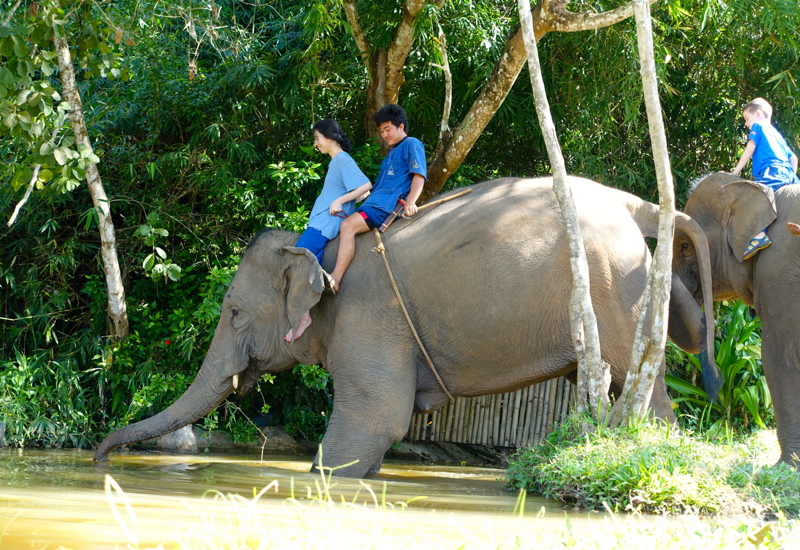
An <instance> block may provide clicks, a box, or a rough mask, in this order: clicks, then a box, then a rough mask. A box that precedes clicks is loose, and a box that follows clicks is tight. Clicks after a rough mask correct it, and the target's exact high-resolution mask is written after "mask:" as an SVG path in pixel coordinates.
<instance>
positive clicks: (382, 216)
mask: <svg viewBox="0 0 800 550" xmlns="http://www.w3.org/2000/svg"><path fill="white" fill-rule="evenodd" d="M356 213H358V214H360V215H361V217H362V218H364V221H365V222H366V224H367V227H369V228H370V229H375V228H376V227H380V226H381V225H383V222H384V221H386V218H387V217H388V216H389V212H384V211H383V210H380V209H378V208H374V207H372V206H359V207H358V208H356Z"/></svg>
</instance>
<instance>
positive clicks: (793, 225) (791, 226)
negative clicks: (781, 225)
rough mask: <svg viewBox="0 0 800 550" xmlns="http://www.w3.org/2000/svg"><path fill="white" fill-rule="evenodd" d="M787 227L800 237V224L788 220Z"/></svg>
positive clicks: (790, 231)
mask: <svg viewBox="0 0 800 550" xmlns="http://www.w3.org/2000/svg"><path fill="white" fill-rule="evenodd" d="M786 227H787V228H788V229H789V233H791V234H792V235H794V236H795V237H800V225H797V224H796V223H792V222H788V223H787V224H786Z"/></svg>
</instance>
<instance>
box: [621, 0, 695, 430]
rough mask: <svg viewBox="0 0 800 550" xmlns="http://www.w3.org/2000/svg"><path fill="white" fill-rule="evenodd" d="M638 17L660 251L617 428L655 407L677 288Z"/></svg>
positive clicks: (660, 145)
mask: <svg viewBox="0 0 800 550" xmlns="http://www.w3.org/2000/svg"><path fill="white" fill-rule="evenodd" d="M634 11H635V14H636V35H637V39H638V43H639V62H640V64H641V73H642V87H643V89H644V99H645V104H646V106H647V120H648V123H649V126H650V138H651V141H652V143H653V159H654V161H655V167H656V178H657V180H658V195H659V215H658V246H657V247H656V252H655V259H654V262H653V265H652V267H651V268H650V274H649V276H648V283H647V287H648V290H649V292H646V293H645V294H646V295H645V300H644V305H643V307H642V312H641V316H640V318H639V326H642V325H643V324H644V316H645V315H646V314H647V305H648V302H649V301H650V300H649V299H648V298H650V297H649V296H647V294H651V295H652V308H653V312H652V327H651V330H650V340H649V341H647V342H644V341H643V340H642V334H641V330H638V329H637V334H636V338H637V339H636V342H635V343H634V347H633V353H632V357H631V367H630V370H629V372H628V376H627V379H626V380H625V387H624V388H623V391H622V395H621V396H620V397H619V399H618V400H617V402H616V403H615V404H614V408H613V409H612V411H611V419H610V423H611V424H613V425H621V424H622V423H623V422H625V421H627V419H628V418H642V417H644V416H645V415H646V413H647V407H648V405H649V404H650V397H651V395H652V393H653V382H654V381H655V377H656V376H657V375H658V369H659V367H660V366H661V361H662V360H663V358H664V347H665V346H666V341H667V315H668V309H669V294H670V289H671V287H672V239H673V236H674V233H675V191H674V185H673V182H672V171H671V167H670V163H669V152H668V149H667V136H666V132H665V131H664V121H663V119H662V117H661V102H660V101H659V98H658V82H657V80H656V65H655V60H654V55H653V31H652V27H651V17H650V4H649V3H647V1H646V0H634ZM706 307H709V306H708V305H707V306H706Z"/></svg>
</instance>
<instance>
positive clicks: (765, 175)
mask: <svg viewBox="0 0 800 550" xmlns="http://www.w3.org/2000/svg"><path fill="white" fill-rule="evenodd" d="M755 179H756V181H757V182H758V183H763V184H764V185H766V186H767V187H769V188H770V189H772V191H773V192H775V191H777V190H778V189H780V188H781V187H783V186H784V185H791V184H793V183H800V179H798V178H797V174H795V173H794V170H792V167H791V166H786V165H781V164H779V165H773V166H767V167H766V168H764V170H763V171H762V172H761V173H760V174H756V177H755Z"/></svg>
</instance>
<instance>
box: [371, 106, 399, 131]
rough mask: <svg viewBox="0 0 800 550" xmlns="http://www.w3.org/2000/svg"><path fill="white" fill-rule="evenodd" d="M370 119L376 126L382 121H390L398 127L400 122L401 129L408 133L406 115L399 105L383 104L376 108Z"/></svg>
mask: <svg viewBox="0 0 800 550" xmlns="http://www.w3.org/2000/svg"><path fill="white" fill-rule="evenodd" d="M372 121H373V122H374V123H375V124H376V125H378V126H380V125H381V124H383V123H384V122H391V123H392V124H394V125H395V126H397V127H398V128H399V127H400V125H401V124H402V125H403V131H404V132H405V133H406V134H407V133H408V117H407V116H406V112H405V111H404V110H403V108H402V107H401V106H400V105H395V104H394V103H389V104H388V105H384V106H383V107H381V108H380V109H378V112H377V113H375V114H374V115H372Z"/></svg>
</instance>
